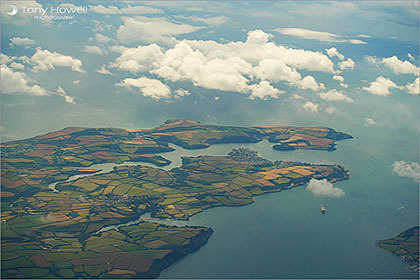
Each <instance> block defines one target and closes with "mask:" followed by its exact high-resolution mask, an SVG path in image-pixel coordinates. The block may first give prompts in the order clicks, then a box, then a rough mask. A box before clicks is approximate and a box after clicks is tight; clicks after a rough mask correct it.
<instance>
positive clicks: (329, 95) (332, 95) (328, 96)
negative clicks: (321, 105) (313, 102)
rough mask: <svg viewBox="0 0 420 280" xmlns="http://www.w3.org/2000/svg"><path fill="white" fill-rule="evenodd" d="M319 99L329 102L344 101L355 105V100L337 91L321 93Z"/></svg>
mask: <svg viewBox="0 0 420 280" xmlns="http://www.w3.org/2000/svg"><path fill="white" fill-rule="evenodd" d="M319 97H320V98H321V99H324V100H327V101H344V102H347V103H353V99H351V98H350V97H348V96H347V95H345V94H344V93H343V92H342V91H339V90H336V89H332V90H329V91H327V92H320V93H319Z"/></svg>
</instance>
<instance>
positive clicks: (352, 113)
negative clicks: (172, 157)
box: [1, 1, 419, 141]
mask: <svg viewBox="0 0 420 280" xmlns="http://www.w3.org/2000/svg"><path fill="white" fill-rule="evenodd" d="M13 6H16V8H17V13H16V14H15V15H13V16H12V15H9V14H8V13H10V11H12V10H13ZM57 9H60V12H59V13H57V12H56V11H57ZM418 9H419V4H418V2H417V1H389V2H386V1H376V2H370V1H359V2H344V1H340V2H315V1H308V2H303V1H297V2H279V1H276V2H270V1H250V2H239V1H231V2H223V1H220V2H206V1H198V2H193V1H185V2H179V1H177V2H173V1H166V2H163V1H154V2H145V1H118V2H117V1H104V2H101V1H94V2H85V1H73V2H69V1H67V2H58V1H37V2H35V1H2V5H1V13H2V19H1V20H2V35H1V36H2V40H1V54H2V57H1V64H2V66H1V67H2V69H1V72H2V83H1V90H2V100H1V109H2V110H1V111H2V112H1V114H2V123H1V130H2V139H3V141H4V140H11V139H18V138H22V137H29V136H33V135H36V134H39V133H43V132H46V131H50V130H57V129H61V128H63V127H66V126H76V125H80V126H119V127H150V126H154V125H158V124H159V123H160V122H162V121H163V120H165V119H168V118H191V119H197V120H201V121H205V122H213V123H214V122H216V123H224V124H240V125H248V124H250V125H252V124H266V123H273V124H298V125H312V124H316V125H319V124H321V125H330V126H335V127H337V126H338V127H340V126H344V127H355V128H358V127H362V128H369V129H373V128H374V129H386V128H393V129H404V130H407V131H410V132H412V133H415V135H418V134H417V131H418V113H417V111H418V104H419V103H418V102H419V99H418V93H419V78H418V77H419V75H418V63H419V55H418V54H419V47H418V43H419V22H418ZM43 11H45V14H42V13H44V12H43ZM54 11H55V12H54Z"/></svg>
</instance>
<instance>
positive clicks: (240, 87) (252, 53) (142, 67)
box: [110, 30, 335, 98]
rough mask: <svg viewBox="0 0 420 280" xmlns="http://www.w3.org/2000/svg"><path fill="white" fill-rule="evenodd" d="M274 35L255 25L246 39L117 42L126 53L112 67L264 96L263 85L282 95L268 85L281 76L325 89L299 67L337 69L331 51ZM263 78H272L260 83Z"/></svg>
mask: <svg viewBox="0 0 420 280" xmlns="http://www.w3.org/2000/svg"><path fill="white" fill-rule="evenodd" d="M270 37H271V35H270V34H267V33H265V32H263V31H261V30H254V31H250V32H248V36H247V39H246V41H244V42H241V41H238V42H227V43H217V42H215V41H211V40H208V41H196V40H182V41H180V42H178V43H176V44H175V45H174V46H173V47H169V48H166V49H164V48H162V47H161V46H159V45H157V44H155V43H154V44H150V45H139V46H138V47H135V48H128V47H123V46H114V47H111V50H112V51H114V52H118V53H120V56H119V57H118V58H116V59H115V60H114V61H113V62H112V63H110V67H113V68H117V69H120V70H123V71H127V72H129V73H132V74H136V73H142V72H143V73H144V72H149V73H152V74H154V75H157V76H158V77H159V78H163V79H165V80H168V81H171V82H175V81H190V82H192V84H193V85H194V86H199V87H203V88H208V89H216V90H223V91H234V92H240V93H250V94H253V95H252V98H255V97H257V96H261V93H260V90H259V88H260V87H261V86H266V88H267V89H269V92H270V93H269V94H265V95H264V97H263V98H268V97H270V96H271V97H273V96H277V94H278V93H279V92H278V89H274V88H273V89H272V88H269V87H268V85H269V84H270V83H276V82H280V81H282V82H286V83H287V84H289V85H290V86H293V87H296V88H300V89H310V90H312V91H320V90H322V89H325V86H324V84H322V83H318V82H317V81H316V80H315V78H314V77H313V76H312V75H306V76H305V77H302V75H301V74H300V73H299V72H298V69H304V70H308V71H320V72H327V73H335V72H334V69H333V66H334V64H333V63H332V61H331V60H330V59H329V58H328V56H326V55H324V54H322V53H320V52H313V51H307V50H301V49H290V48H286V47H283V46H281V45H275V44H274V43H272V42H269V38H270ZM263 81H266V83H262V84H260V83H261V82H263ZM256 94H257V95H256Z"/></svg>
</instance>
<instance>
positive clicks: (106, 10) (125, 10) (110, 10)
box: [89, 5, 163, 15]
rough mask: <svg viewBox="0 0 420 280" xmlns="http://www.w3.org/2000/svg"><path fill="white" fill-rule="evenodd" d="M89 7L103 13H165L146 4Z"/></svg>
mask: <svg viewBox="0 0 420 280" xmlns="http://www.w3.org/2000/svg"><path fill="white" fill-rule="evenodd" d="M89 9H90V10H91V11H93V12H95V13H98V14H103V15H119V14H127V15H141V14H159V13H163V11H162V10H161V9H156V8H151V7H146V6H130V5H128V6H127V7H124V8H117V7H115V6H107V7H105V6H102V5H97V6H89Z"/></svg>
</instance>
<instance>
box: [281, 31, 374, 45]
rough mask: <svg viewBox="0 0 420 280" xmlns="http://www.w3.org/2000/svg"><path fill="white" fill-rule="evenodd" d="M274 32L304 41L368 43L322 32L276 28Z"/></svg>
mask: <svg viewBox="0 0 420 280" xmlns="http://www.w3.org/2000/svg"><path fill="white" fill-rule="evenodd" d="M274 31H276V32H279V33H280V34H283V35H289V36H294V37H299V38H304V39H311V40H318V41H323V42H337V43H351V44H366V42H364V41H362V40H358V39H343V36H340V35H337V34H333V33H329V32H322V31H314V30H309V29H303V28H276V29H274Z"/></svg>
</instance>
